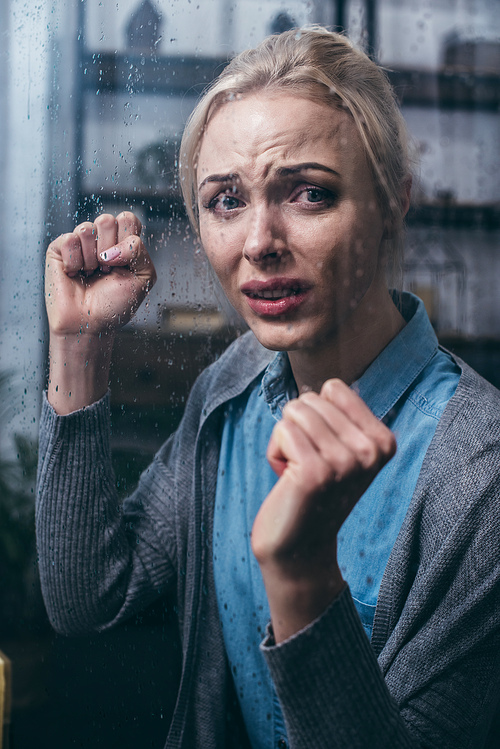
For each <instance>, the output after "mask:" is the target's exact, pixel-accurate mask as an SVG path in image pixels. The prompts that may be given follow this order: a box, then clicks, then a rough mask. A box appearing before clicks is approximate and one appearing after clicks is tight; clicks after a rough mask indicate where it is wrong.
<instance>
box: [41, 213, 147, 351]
mask: <svg viewBox="0 0 500 749" xmlns="http://www.w3.org/2000/svg"><path fill="white" fill-rule="evenodd" d="M141 229H142V227H141V222H140V221H139V219H138V218H137V216H135V215H134V214H133V213H130V212H128V211H125V212H123V213H120V215H119V216H117V217H116V218H115V217H114V216H112V215H111V214H109V213H105V214H102V215H101V216H98V218H96V220H95V221H94V222H93V223H91V222H90V221H88V222H85V223H83V224H80V225H79V226H77V227H76V229H75V230H74V231H73V233H71V234H63V235H61V236H60V237H58V238H57V239H56V240H55V241H54V242H52V243H51V244H50V246H49V248H48V250H47V255H46V262H45V304H46V307H47V316H48V320H49V328H50V332H51V335H52V336H56V337H57V336H63V337H67V336H74V335H78V336H82V335H85V334H89V335H92V336H94V335H96V334H100V333H112V332H114V331H115V330H116V329H117V328H119V327H121V326H122V325H125V323H127V322H128V321H129V320H130V318H131V317H132V315H133V314H134V312H135V311H136V310H137V308H138V307H139V305H140V304H141V302H142V300H143V299H144V297H145V295H146V293H147V292H148V291H149V289H151V288H152V286H153V284H154V283H155V281H156V271H155V268H154V265H153V263H152V261H151V258H150V256H149V254H148V252H147V250H146V248H145V247H144V244H143V243H142V241H141V239H140V234H141Z"/></svg>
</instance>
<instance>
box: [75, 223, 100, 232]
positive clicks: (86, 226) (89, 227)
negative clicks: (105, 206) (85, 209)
mask: <svg viewBox="0 0 500 749" xmlns="http://www.w3.org/2000/svg"><path fill="white" fill-rule="evenodd" d="M94 232H95V227H94V224H93V223H92V222H91V221H83V222H82V223H81V224H78V226H77V227H76V228H75V230H74V232H73V233H74V234H79V235H80V234H93V233H94Z"/></svg>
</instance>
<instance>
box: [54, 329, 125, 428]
mask: <svg viewBox="0 0 500 749" xmlns="http://www.w3.org/2000/svg"><path fill="white" fill-rule="evenodd" d="M113 342H114V334H113V333H112V332H110V333H106V334H101V335H93V336H92V335H88V334H84V333H82V334H81V335H78V336H70V335H68V336H62V335H55V334H52V335H51V338H50V346H49V361H50V369H49V382H48V389H47V398H48V401H49V403H50V404H51V405H52V407H53V408H54V410H55V411H56V413H58V414H60V415H65V414H69V413H72V412H73V411H78V410H79V409H81V408H84V407H85V406H89V405H90V404H91V403H95V402H97V401H98V400H100V399H101V398H102V397H103V396H104V395H105V394H106V392H107V390H108V382H109V368H110V363H111V353H112V349H113Z"/></svg>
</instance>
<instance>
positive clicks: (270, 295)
mask: <svg viewBox="0 0 500 749" xmlns="http://www.w3.org/2000/svg"><path fill="white" fill-rule="evenodd" d="M300 291H301V289H300V288H296V289H261V290H260V291H254V292H251V291H246V292H245V294H246V295H247V296H249V297H250V298H251V299H284V298H285V297H289V296H295V295H297V294H300Z"/></svg>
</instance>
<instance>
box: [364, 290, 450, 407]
mask: <svg viewBox="0 0 500 749" xmlns="http://www.w3.org/2000/svg"><path fill="white" fill-rule="evenodd" d="M400 300H401V306H400V311H401V314H402V315H403V317H404V319H405V320H406V325H405V327H404V328H403V330H402V331H401V332H400V333H399V334H398V335H397V336H396V337H395V338H394V339H393V340H392V341H391V342H390V343H389V344H388V346H386V347H385V349H384V350H383V351H382V352H381V353H380V354H379V355H378V356H377V358H376V359H375V361H373V362H372V363H371V364H370V366H369V367H368V369H367V370H366V371H365V372H364V373H363V374H362V375H361V377H360V378H359V379H358V380H356V382H354V383H353V384H352V388H353V389H354V390H355V391H356V392H357V393H358V395H359V396H360V397H361V398H362V399H363V400H364V402H365V403H366V405H367V406H368V407H369V408H370V409H371V410H372V411H373V413H374V414H375V416H377V417H378V418H379V419H383V418H384V416H386V415H387V414H388V413H389V411H390V410H391V408H393V407H394V406H395V404H396V403H397V401H398V400H399V399H400V398H401V396H402V395H403V393H404V392H405V391H406V390H408V388H409V387H410V385H411V384H412V383H413V381H414V380H415V379H416V378H417V377H418V375H419V374H420V373H421V372H422V370H423V369H424V367H425V366H426V364H427V363H428V362H429V361H430V359H432V357H433V356H434V354H435V353H436V351H437V348H438V340H437V338H436V334H435V333H434V330H433V328H432V325H431V323H430V320H429V318H428V317H427V312H426V311H425V307H424V303H423V302H422V301H421V300H420V299H419V298H418V297H416V296H414V295H413V294H410V293H408V292H403V293H402V294H401V295H400Z"/></svg>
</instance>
